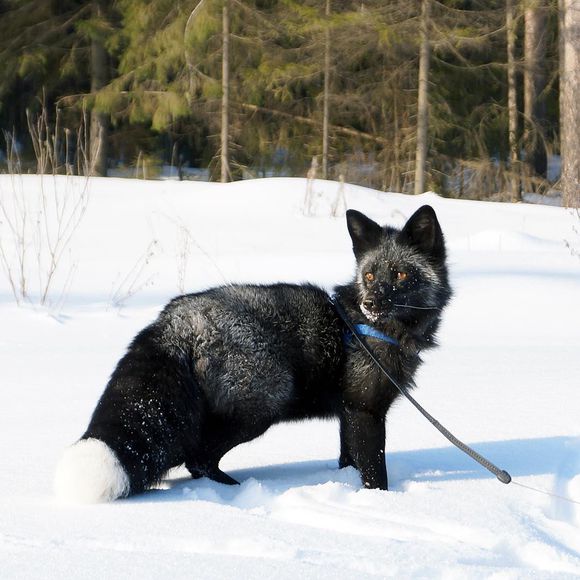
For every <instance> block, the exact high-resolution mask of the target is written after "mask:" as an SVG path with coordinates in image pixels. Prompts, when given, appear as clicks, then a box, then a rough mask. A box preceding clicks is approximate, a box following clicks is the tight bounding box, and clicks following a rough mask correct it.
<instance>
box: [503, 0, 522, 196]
mask: <svg viewBox="0 0 580 580" xmlns="http://www.w3.org/2000/svg"><path fill="white" fill-rule="evenodd" d="M513 4H514V0H506V5H505V11H506V21H505V26H506V35H507V83H508V144H509V156H510V179H509V183H510V185H509V190H510V195H511V199H512V201H519V200H520V199H521V198H520V184H519V181H520V180H519V155H518V104H517V95H516V58H515V52H516V31H515V23H514V6H513Z"/></svg>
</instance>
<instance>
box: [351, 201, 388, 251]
mask: <svg viewBox="0 0 580 580" xmlns="http://www.w3.org/2000/svg"><path fill="white" fill-rule="evenodd" d="M346 225H347V226H348V233H349V234H350V237H351V239H352V249H353V251H354V255H355V256H356V258H357V260H358V259H359V258H360V257H361V256H362V255H363V254H364V253H365V252H368V251H369V250H371V249H372V248H375V247H377V246H378V245H379V243H380V241H381V237H382V232H383V230H382V228H381V226H380V225H379V224H377V223H376V222H374V221H373V220H372V219H370V218H368V217H367V216H366V215H364V214H363V213H361V212H360V211H356V210H355V209H349V210H348V211H347V212H346Z"/></svg>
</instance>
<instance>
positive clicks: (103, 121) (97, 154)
mask: <svg viewBox="0 0 580 580" xmlns="http://www.w3.org/2000/svg"><path fill="white" fill-rule="evenodd" d="M93 16H94V17H95V18H102V17H103V8H102V6H101V4H100V2H99V1H98V0H94V1H93ZM90 69H91V70H90V73H91V93H92V94H93V95H95V94H96V93H97V92H98V91H100V90H101V89H102V88H103V87H104V86H105V85H106V84H107V80H108V57H107V51H106V49H105V43H104V41H103V39H102V38H98V37H95V36H93V37H92V38H91V53H90ZM108 136H109V118H108V115H107V114H106V113H102V112H99V111H97V110H96V109H95V108H93V109H92V111H91V127H90V152H89V155H90V159H89V160H88V161H89V167H88V173H89V174H90V175H99V176H106V175H107V156H108Z"/></svg>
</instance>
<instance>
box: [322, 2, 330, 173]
mask: <svg viewBox="0 0 580 580" xmlns="http://www.w3.org/2000/svg"><path fill="white" fill-rule="evenodd" d="M329 25H330V0H326V30H325V31H324V95H323V113H322V179H328V125H329V119H330V108H329V106H330V28H329Z"/></svg>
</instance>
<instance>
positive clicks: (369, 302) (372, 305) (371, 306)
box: [363, 298, 376, 310]
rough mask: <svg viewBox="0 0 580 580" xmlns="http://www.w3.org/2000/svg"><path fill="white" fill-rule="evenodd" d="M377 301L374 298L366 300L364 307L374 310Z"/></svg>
mask: <svg viewBox="0 0 580 580" xmlns="http://www.w3.org/2000/svg"><path fill="white" fill-rule="evenodd" d="M375 305H376V303H375V300H374V298H365V299H364V300H363V306H364V307H365V308H366V309H367V310H374V308H375Z"/></svg>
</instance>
